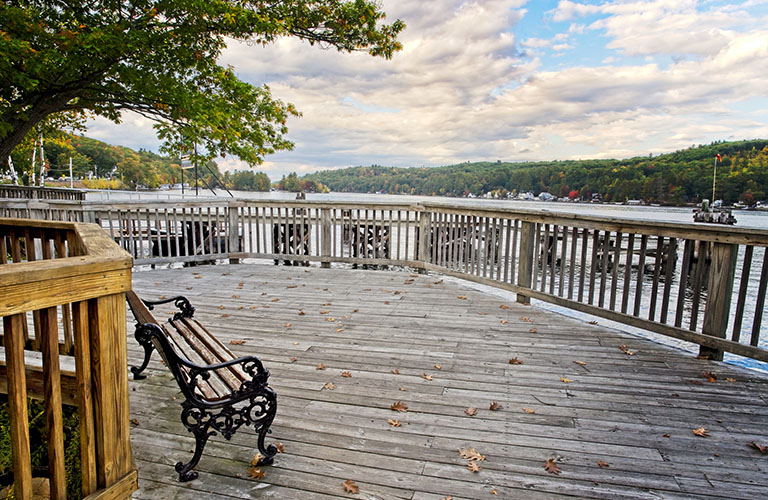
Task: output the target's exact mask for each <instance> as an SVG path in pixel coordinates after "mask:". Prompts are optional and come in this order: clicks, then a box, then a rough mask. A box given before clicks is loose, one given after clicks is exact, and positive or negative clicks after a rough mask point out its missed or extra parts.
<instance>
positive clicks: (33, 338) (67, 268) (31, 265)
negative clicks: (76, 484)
mask: <svg viewBox="0 0 768 500" xmlns="http://www.w3.org/2000/svg"><path fill="white" fill-rule="evenodd" d="M132 265H133V260H132V259H131V257H130V256H129V255H128V254H126V252H125V251H124V250H122V249H120V247H119V246H117V245H116V244H115V242H114V241H113V240H112V239H111V238H109V236H108V235H107V234H105V233H104V231H102V230H101V229H100V228H99V227H98V226H97V225H95V224H81V223H67V222H47V221H40V220H29V219H0V289H2V298H1V299H0V316H2V317H3V344H4V346H5V366H4V367H2V368H3V369H2V371H1V372H0V386H2V390H3V392H7V393H8V399H9V409H10V412H11V447H12V456H13V471H14V492H15V495H16V497H17V498H31V497H32V492H31V480H32V479H31V461H30V448H29V432H28V423H27V402H26V401H27V400H26V398H27V397H28V396H31V397H34V398H38V399H42V400H44V403H45V408H46V426H47V433H48V436H49V437H48V450H49V451H48V456H49V464H48V469H49V473H50V475H51V477H50V485H51V498H65V497H66V482H65V481H66V479H67V478H66V477H65V475H66V473H65V470H64V454H63V447H64V436H63V432H64V431H63V421H62V403H63V402H64V403H69V404H75V405H77V406H78V409H79V422H80V448H81V467H82V477H81V478H80V479H81V485H82V492H83V495H84V497H85V498H97V497H98V498H103V497H104V495H106V496H109V498H128V497H130V495H131V492H133V491H135V490H136V488H137V473H136V469H135V466H134V463H133V457H132V453H131V447H130V422H129V418H130V417H129V413H128V379H127V359H126V318H125V292H126V291H129V290H130V289H131V268H132ZM30 313H31V314H30ZM30 320H31V321H30ZM60 338H63V339H64V341H63V343H61V342H60ZM29 350H33V351H40V352H41V353H42V369H40V367H39V366H37V365H35V361H34V359H35V357H34V356H33V357H29V358H28V357H27V356H25V351H29ZM67 358H69V359H70V361H69V363H68V362H67V361H66V359H67ZM72 362H74V367H75V370H74V371H72V370H68V369H66V366H67V365H68V364H72ZM41 387H42V390H40V388H41Z"/></svg>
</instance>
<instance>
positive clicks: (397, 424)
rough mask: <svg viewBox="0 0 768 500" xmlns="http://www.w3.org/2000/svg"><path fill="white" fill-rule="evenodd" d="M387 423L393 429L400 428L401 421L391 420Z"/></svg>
mask: <svg viewBox="0 0 768 500" xmlns="http://www.w3.org/2000/svg"><path fill="white" fill-rule="evenodd" d="M387 423H388V424H389V425H391V426H392V427H400V421H399V420H392V419H391V418H389V419H387Z"/></svg>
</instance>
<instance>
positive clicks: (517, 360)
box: [509, 356, 523, 365]
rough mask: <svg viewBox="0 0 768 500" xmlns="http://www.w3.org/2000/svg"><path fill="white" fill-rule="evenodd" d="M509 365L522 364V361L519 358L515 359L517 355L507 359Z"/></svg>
mask: <svg viewBox="0 0 768 500" xmlns="http://www.w3.org/2000/svg"><path fill="white" fill-rule="evenodd" d="M509 364H510V365H522V364H523V362H522V361H521V360H519V359H517V356H515V357H514V358H512V359H510V360H509Z"/></svg>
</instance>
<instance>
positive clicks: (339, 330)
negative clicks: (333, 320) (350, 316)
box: [336, 326, 344, 333]
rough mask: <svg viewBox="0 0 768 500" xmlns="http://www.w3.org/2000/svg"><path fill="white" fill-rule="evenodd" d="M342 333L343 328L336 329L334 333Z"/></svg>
mask: <svg viewBox="0 0 768 500" xmlns="http://www.w3.org/2000/svg"><path fill="white" fill-rule="evenodd" d="M343 331H344V327H343V326H342V327H341V328H337V329H336V333H339V332H343Z"/></svg>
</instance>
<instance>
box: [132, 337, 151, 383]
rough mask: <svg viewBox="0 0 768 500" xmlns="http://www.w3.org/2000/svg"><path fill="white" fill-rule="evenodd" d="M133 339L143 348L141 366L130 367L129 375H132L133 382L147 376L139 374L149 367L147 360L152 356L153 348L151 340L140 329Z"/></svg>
mask: <svg viewBox="0 0 768 500" xmlns="http://www.w3.org/2000/svg"><path fill="white" fill-rule="evenodd" d="M134 337H136V341H137V342H138V343H139V345H140V346H141V347H143V348H144V361H142V362H141V366H139V367H136V366H132V367H131V373H133V380H142V379H145V378H147V376H146V375H142V374H141V372H143V371H144V370H145V369H146V368H147V365H149V358H150V357H151V356H152V350H153V349H154V348H155V346H154V344H152V338H151V337H150V336H149V335H147V333H146V331H145V330H143V329H141V328H137V329H136V332H135V333H134Z"/></svg>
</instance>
